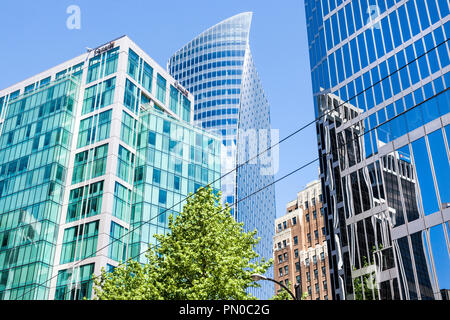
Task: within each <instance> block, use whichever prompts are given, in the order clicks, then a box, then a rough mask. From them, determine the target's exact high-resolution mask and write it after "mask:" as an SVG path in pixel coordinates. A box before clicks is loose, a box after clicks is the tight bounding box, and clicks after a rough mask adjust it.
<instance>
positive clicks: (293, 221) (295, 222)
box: [292, 217, 297, 226]
mask: <svg viewBox="0 0 450 320" xmlns="http://www.w3.org/2000/svg"><path fill="white" fill-rule="evenodd" d="M292 224H293V225H294V226H295V225H296V224H297V217H293V218H292Z"/></svg>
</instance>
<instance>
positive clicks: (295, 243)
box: [294, 236, 298, 246]
mask: <svg viewBox="0 0 450 320" xmlns="http://www.w3.org/2000/svg"><path fill="white" fill-rule="evenodd" d="M297 244H298V237H297V236H295V237H294V246H295V245H297Z"/></svg>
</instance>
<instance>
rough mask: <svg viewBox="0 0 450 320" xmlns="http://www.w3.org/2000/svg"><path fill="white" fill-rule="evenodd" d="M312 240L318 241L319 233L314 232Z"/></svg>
mask: <svg viewBox="0 0 450 320" xmlns="http://www.w3.org/2000/svg"><path fill="white" fill-rule="evenodd" d="M314 238H316V240H319V231H317V230H314Z"/></svg>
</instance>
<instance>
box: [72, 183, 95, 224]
mask: <svg viewBox="0 0 450 320" xmlns="http://www.w3.org/2000/svg"><path fill="white" fill-rule="evenodd" d="M102 196H103V181H99V182H96V183H93V184H91V185H89V186H84V187H80V188H77V189H73V190H71V191H70V195H69V205H68V207H67V216H66V222H73V221H75V220H78V219H80V217H82V218H87V217H91V216H94V215H97V214H99V213H100V211H101V207H102Z"/></svg>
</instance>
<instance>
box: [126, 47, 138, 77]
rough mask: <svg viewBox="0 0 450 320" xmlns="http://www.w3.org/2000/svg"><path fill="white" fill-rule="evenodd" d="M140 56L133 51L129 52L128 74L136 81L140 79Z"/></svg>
mask: <svg viewBox="0 0 450 320" xmlns="http://www.w3.org/2000/svg"><path fill="white" fill-rule="evenodd" d="M138 68H139V56H138V55H137V54H136V52H134V51H133V50H131V49H129V50H128V74H129V75H130V77H132V78H133V79H134V80H137V79H138Z"/></svg>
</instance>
